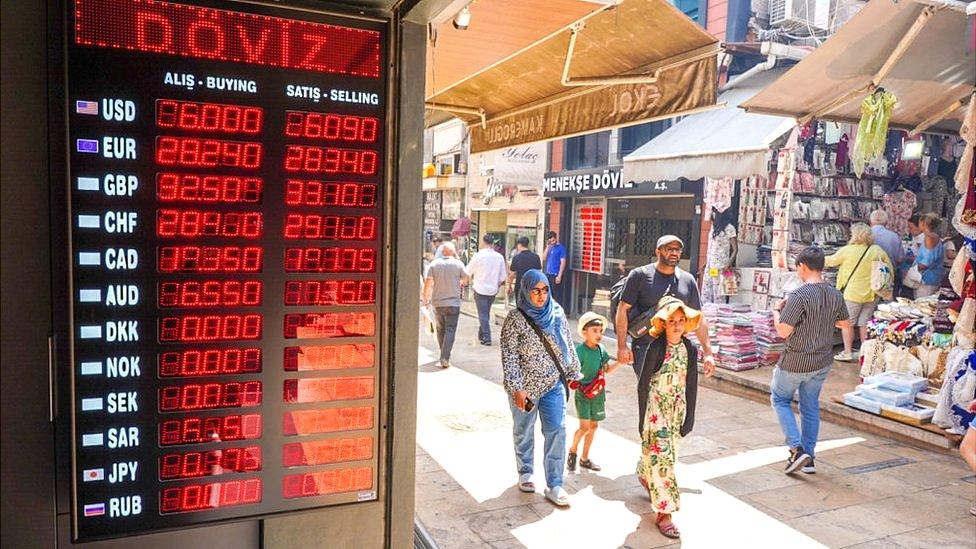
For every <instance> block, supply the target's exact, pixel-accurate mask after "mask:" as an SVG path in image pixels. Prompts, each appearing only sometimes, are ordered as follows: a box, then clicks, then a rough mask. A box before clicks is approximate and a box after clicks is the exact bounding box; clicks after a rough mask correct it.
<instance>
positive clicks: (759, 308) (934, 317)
mask: <svg viewBox="0 0 976 549" xmlns="http://www.w3.org/2000/svg"><path fill="white" fill-rule="evenodd" d="M966 33H967V19H966V14H965V13H964V10H963V9H962V7H961V6H959V5H956V6H953V7H951V8H949V9H943V10H938V9H933V8H931V7H926V6H924V5H922V3H917V2H902V3H897V4H896V3H893V2H871V3H869V4H867V5H866V6H865V7H864V9H863V10H862V11H861V12H859V13H858V15H857V16H855V17H854V18H852V19H851V20H850V21H849V22H848V23H847V24H845V26H844V27H842V28H841V29H840V30H839V31H838V32H837V33H836V34H835V35H834V36H833V37H831V38H830V40H828V41H827V42H826V43H825V44H824V45H823V46H821V47H820V48H818V49H817V50H816V51H814V52H813V53H811V54H810V55H809V56H808V57H806V58H805V59H803V60H802V61H801V62H800V63H799V64H798V65H797V66H796V67H794V68H793V69H791V70H790V71H789V72H788V73H786V74H785V75H783V76H781V77H780V78H779V79H777V80H776V81H775V82H774V83H772V84H770V85H769V86H767V87H766V88H765V89H764V90H762V91H761V92H760V93H758V94H756V96H755V97H753V98H752V99H749V100H748V101H746V102H745V103H743V106H744V108H746V109H747V110H748V111H749V112H750V113H766V114H773V115H777V114H778V115H790V116H795V117H797V119H798V120H799V124H798V126H797V129H796V130H794V132H793V134H792V135H791V136H790V139H788V140H787V141H786V142H785V143H783V144H781V145H780V144H777V147H779V148H778V150H777V151H776V158H775V168H774V170H775V174H774V176H771V177H770V178H768V179H767V180H766V181H765V182H762V181H754V182H750V185H749V188H747V189H744V190H741V191H740V192H739V193H738V194H739V195H740V196H741V197H742V201H743V202H748V204H740V209H739V212H740V220H739V221H740V224H739V231H740V234H741V235H743V236H744V237H746V238H748V239H752V240H755V241H758V242H760V243H761V244H760V246H759V248H758V250H759V254H758V257H757V258H756V263H755V265H756V268H755V269H740V270H739V271H740V272H739V275H740V279H741V280H740V282H741V284H740V287H739V295H738V296H737V298H738V299H737V301H741V302H742V303H740V304H735V303H731V304H722V305H719V306H717V309H714V310H712V311H711V315H712V317H713V318H715V319H716V333H715V339H716V340H717V342H718V346H719V348H720V355H723V356H722V358H720V359H719V361H720V363H721V365H722V366H724V367H725V368H727V369H731V370H749V369H751V368H754V367H755V366H756V365H763V364H772V363H775V359H776V357H777V355H778V353H779V352H781V350H782V342H778V341H777V339H776V336H775V331H774V330H773V329H772V323H771V318H770V316H771V315H769V314H768V313H766V312H765V311H764V309H765V308H767V307H768V306H769V304H771V303H773V301H774V300H775V299H777V298H778V295H780V294H784V293H786V292H787V291H788V289H789V288H788V284H789V283H790V282H789V280H790V278H791V277H792V275H791V274H790V273H789V272H788V271H787V268H788V267H789V266H790V265H791V264H792V263H793V258H794V257H795V254H796V253H797V252H798V251H799V250H800V249H802V248H803V247H805V246H807V245H809V244H811V243H816V244H817V245H819V246H821V247H823V248H825V251H826V252H827V253H828V254H829V253H831V252H832V251H834V250H836V249H838V248H840V247H842V246H844V245H845V244H846V242H847V240H848V238H849V236H850V228H851V225H852V224H853V223H855V222H865V221H867V219H868V217H869V215H870V213H871V212H872V211H874V210H877V209H880V210H883V211H885V212H886V213H887V214H888V219H889V221H888V223H887V224H886V225H887V228H888V229H890V230H893V231H895V232H896V233H898V234H899V236H902V237H903V238H905V242H904V244H905V245H904V248H905V251H907V249H908V248H910V247H911V243H910V242H909V241H908V233H907V229H908V227H907V220H908V217H909V216H910V215H912V214H913V213H914V214H932V215H934V216H936V217H937V218H938V219H939V220H940V222H936V223H934V225H933V227H936V228H935V230H933V231H930V233H936V234H938V236H940V237H941V238H942V242H941V243H938V244H936V248H934V249H939V248H940V247H944V249H946V250H948V249H950V247H949V242H950V241H951V242H952V243H953V244H954V246H953V247H955V248H956V250H957V252H956V253H957V255H956V256H955V259H952V260H951V261H949V260H947V261H946V262H945V264H948V263H951V269H949V268H946V269H945V271H944V272H945V273H946V274H947V276H941V275H940V276H938V283H937V286H938V289H937V290H936V293H935V295H930V296H924V297H918V298H917V299H913V298H912V297H902V298H899V299H897V300H895V301H891V300H888V299H882V302H881V303H880V304H879V305H878V307H877V310H876V312H875V313H874V314H873V316H872V317H871V319H870V321H869V322H868V323H867V337H866V338H865V341H863V342H862V343H861V345H860V353H859V354H860V357H859V358H860V362H856V361H855V362H835V364H834V368H833V370H832V371H831V375H830V378H828V386H827V388H825V399H826V401H827V402H826V405H827V408H828V410H831V406H833V407H834V408H833V410H832V411H837V413H840V414H842V415H845V416H846V417H855V418H858V419H862V416H864V415H865V413H867V414H873V415H880V416H883V417H887V418H889V419H891V420H893V421H892V422H890V423H891V425H893V426H892V427H889V428H890V429H891V430H892V431H895V432H899V433H901V434H903V435H907V436H911V437H913V438H916V439H919V440H925V441H927V442H932V443H935V444H939V442H941V443H942V445H945V444H946V440H947V439H948V440H949V441H950V442H949V444H950V445H951V444H952V441H953V440H954V441H955V442H958V439H959V436H958V435H959V434H961V433H962V432H964V431H965V429H966V427H965V426H966V424H967V423H968V422H969V421H970V420H971V419H972V417H973V414H972V413H971V412H969V411H968V410H967V409H966V407H967V405H968V403H969V401H970V400H972V399H973V398H974V397H976V393H974V390H973V387H974V386H976V351H974V350H973V347H974V342H976V334H974V329H976V320H974V316H976V282H974V279H973V270H974V267H976V213H974V212H976V191H974V187H973V185H974V183H973V172H974V171H976V167H974V160H973V157H974V155H976V148H974V144H976V131H974V129H973V128H976V93H974V87H973V83H974V82H976V64H974V63H973V59H972V53H973V52H972V51H967V49H966V45H965V44H966V42H965V40H964V37H965V36H966ZM868 35H870V36H872V37H874V38H875V39H876V42H877V43H878V44H882V43H885V44H896V43H897V47H894V48H892V47H885V48H880V49H871V48H868V49H863V48H859V47H856V46H855V45H858V44H862V43H863V41H862V39H863V37H864V36H868ZM933 51H937V52H938V55H932V52H933ZM907 75H911V76H907ZM882 102H890V103H891V104H893V106H894V108H893V109H891V110H888V111H887V112H883V111H882V110H881V109H876V108H875V105H878V104H881V103H882ZM862 116H864V117H871V118H873V120H875V121H874V122H872V124H871V125H865V126H864V127H863V128H860V129H859V128H858V121H859V120H860V119H861V118H862ZM964 117H966V118H965V122H964V123H963V119H964ZM882 121H883V122H882ZM885 126H887V128H888V131H887V133H886V134H885V133H879V134H878V135H877V137H879V138H880V139H881V140H882V142H883V147H878V150H877V151H876V152H874V153H869V154H865V155H863V156H861V157H859V158H856V160H857V167H856V168H855V167H854V166H852V162H851V160H852V159H854V158H855V157H857V150H858V145H857V144H858V139H862V140H863V139H864V138H865V132H870V131H871V129H868V128H878V127H881V128H884V127H885ZM960 126H961V127H962V128H963V130H962V132H961V135H960V129H959V128H960ZM966 128H968V129H966ZM883 131H884V130H882V132H883ZM926 131H928V132H930V133H926ZM763 199H765V204H764V205H763V204H760V203H759V202H758V201H761V200H763ZM743 208H745V210H744V209H743ZM749 208H753V211H754V212H759V211H762V212H763V213H762V214H761V215H756V216H749V215H748V214H746V217H748V218H749V219H748V222H747V223H746V224H745V225H746V226H743V223H742V221H743V219H742V216H743V212H744V211H746V212H747V211H749V210H748V209H749ZM758 220H763V222H762V224H761V226H760V225H759V223H758ZM753 223H756V225H755V227H754V228H753V226H752V224H753ZM936 253H938V252H936ZM946 255H947V257H951V256H949V254H948V253H947V254H946ZM939 267H941V266H939ZM934 270H936V271H941V270H942V269H941V268H938V267H937V268H935V269H934ZM876 271H877V268H876V267H875V266H873V265H872V266H871V267H870V272H871V275H872V281H873V283H876V282H877V281H876V279H875V274H876ZM896 276H898V277H899V278H900V275H896ZM833 279H836V275H833ZM882 279H883V277H882ZM906 293H908V292H906ZM926 293H928V292H926ZM747 296H750V297H747ZM750 304H751V306H752V309H754V311H753V312H750V311H749V308H750V307H749V305H750ZM708 314H709V312H708V311H706V315H708ZM725 348H728V349H729V352H726V351H725ZM737 375H739V376H740V377H741V378H742V379H747V380H750V381H752V382H755V381H756V380H758V379H761V378H762V377H766V376H768V373H765V374H763V373H760V372H758V371H751V370H749V371H742V372H738V373H737ZM867 417H870V416H867ZM870 420H871V421H873V422H874V423H875V424H876V425H885V424H886V423H888V422H878V421H875V420H874V419H873V418H870ZM895 422H898V423H895ZM899 423H901V424H909V425H914V426H917V427H918V429H906V428H904V427H903V426H902V425H899Z"/></svg>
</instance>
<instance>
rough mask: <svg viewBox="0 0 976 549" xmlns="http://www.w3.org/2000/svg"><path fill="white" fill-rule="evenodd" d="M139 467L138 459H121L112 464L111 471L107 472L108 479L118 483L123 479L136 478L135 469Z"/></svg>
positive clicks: (133, 479)
mask: <svg viewBox="0 0 976 549" xmlns="http://www.w3.org/2000/svg"><path fill="white" fill-rule="evenodd" d="M137 469H139V462H138V461H122V462H118V463H113V464H112V472H111V473H109V474H108V481H109V482H111V483H112V484H118V483H120V482H125V481H135V480H136V470H137Z"/></svg>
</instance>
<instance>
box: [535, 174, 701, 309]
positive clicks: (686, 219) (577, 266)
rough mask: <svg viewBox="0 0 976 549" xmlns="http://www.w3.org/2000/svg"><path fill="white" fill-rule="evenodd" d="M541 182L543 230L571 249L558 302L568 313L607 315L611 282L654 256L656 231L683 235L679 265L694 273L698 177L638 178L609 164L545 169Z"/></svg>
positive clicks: (696, 253) (695, 269) (697, 216)
mask: <svg viewBox="0 0 976 549" xmlns="http://www.w3.org/2000/svg"><path fill="white" fill-rule="evenodd" d="M543 187H544V194H545V196H546V198H547V203H548V207H547V212H548V214H547V216H546V230H547V231H548V230H554V231H556V232H557V233H558V234H559V235H560V240H561V242H562V243H563V245H565V246H566V248H567V250H568V251H569V261H568V270H569V276H568V285H567V287H566V288H565V289H564V292H565V297H564V300H565V301H566V303H564V304H563V306H564V307H565V308H566V309H567V311H568V312H569V313H570V314H571V315H576V316H578V315H579V314H582V313H583V312H586V311H588V310H594V311H597V312H600V313H601V314H609V306H610V302H609V301H610V300H609V295H610V287H611V286H613V284H614V283H615V282H617V281H618V280H620V279H621V278H623V277H625V276H627V274H628V273H629V272H630V271H631V270H632V269H634V268H635V267H639V266H641V265H646V264H648V263H650V262H652V261H653V260H654V259H653V258H654V243H655V242H656V241H657V238H658V237H659V236H661V235H665V234H675V235H678V236H679V237H680V238H681V239H682V240H684V241H685V245H686V253H685V256H684V259H682V262H681V267H682V268H683V269H686V270H688V271H691V272H696V271H697V270H698V234H699V231H700V227H701V225H700V219H701V215H700V214H701V205H702V197H703V195H702V184H701V182H700V181H688V180H684V179H682V180H674V181H659V182H645V183H635V182H633V181H624V180H623V174H622V171H621V166H611V167H607V168H595V169H584V170H572V171H564V172H555V173H547V174H546V177H545V180H544V185H543ZM564 284H567V282H564Z"/></svg>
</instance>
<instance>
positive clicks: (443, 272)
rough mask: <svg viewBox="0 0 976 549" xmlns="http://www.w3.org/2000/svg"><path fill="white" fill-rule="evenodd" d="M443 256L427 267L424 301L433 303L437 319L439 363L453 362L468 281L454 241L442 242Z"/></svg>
mask: <svg viewBox="0 0 976 549" xmlns="http://www.w3.org/2000/svg"><path fill="white" fill-rule="evenodd" d="M441 253H442V254H443V257H441V258H439V259H435V260H434V261H432V262H431V263H430V268H429V269H427V279H426V280H425V281H424V305H432V306H433V307H434V318H435V320H436V321H437V344H438V345H439V346H440V366H441V368H448V367H450V366H451V350H452V349H453V348H454V336H455V334H456V333H457V325H458V318H459V317H460V316H461V288H462V285H464V284H467V282H468V275H467V273H465V271H464V263H461V260H459V259H458V258H457V250H456V249H455V248H454V243H452V242H445V243H444V244H443V245H442V246H441Z"/></svg>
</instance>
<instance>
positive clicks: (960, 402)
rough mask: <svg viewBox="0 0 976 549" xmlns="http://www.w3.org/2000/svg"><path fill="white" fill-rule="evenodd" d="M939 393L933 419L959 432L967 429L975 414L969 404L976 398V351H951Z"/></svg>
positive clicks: (946, 427)
mask: <svg viewBox="0 0 976 549" xmlns="http://www.w3.org/2000/svg"><path fill="white" fill-rule="evenodd" d="M939 395H940V396H939V403H938V405H937V406H936V407H935V416H933V417H932V422H933V423H935V424H936V425H938V426H939V427H942V428H943V429H946V430H948V431H949V432H951V433H955V434H957V435H958V434H963V433H964V432H966V428H967V426H968V425H969V422H970V421H972V418H973V416H974V414H972V413H970V412H969V411H968V410H967V409H966V407H967V406H968V405H969V403H970V402H971V401H972V400H973V399H974V398H976V351H973V350H970V349H953V350H952V351H951V352H950V353H949V357H948V358H947V359H946V371H945V379H944V380H943V382H942V389H941V390H940V392H939Z"/></svg>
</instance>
